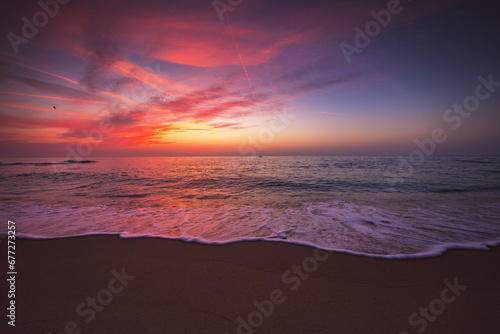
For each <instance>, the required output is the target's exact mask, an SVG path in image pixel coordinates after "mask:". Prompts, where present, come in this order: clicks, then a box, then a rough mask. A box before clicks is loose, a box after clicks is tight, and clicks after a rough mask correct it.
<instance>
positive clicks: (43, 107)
mask: <svg viewBox="0 0 500 334" xmlns="http://www.w3.org/2000/svg"><path fill="white" fill-rule="evenodd" d="M125 3H126V5H125ZM386 6H387V4H386V2H384V1H377V2H366V3H365V2H363V1H359V2H343V1H338V2H319V3H314V4H313V3H305V2H304V3H302V2H297V3H293V2H292V3H290V2H282V3H280V2H273V3H272V4H270V3H269V2H268V1H260V0H259V1H253V0H252V1H250V0H246V1H243V2H241V4H240V5H238V6H237V7H236V8H234V9H232V10H231V11H228V12H227V13H225V14H227V15H226V16H224V18H225V19H224V21H221V20H220V17H219V15H218V12H217V11H216V10H215V9H214V6H213V4H212V3H211V2H210V1H189V2H187V3H185V2H172V1H153V0H151V1H150V0H147V1H141V2H140V3H134V2H129V1H126V2H124V3H123V5H122V2H120V3H119V5H118V2H116V1H108V2H105V3H95V2H90V3H88V2H77V1H74V2H71V3H68V4H67V5H60V8H59V9H58V13H57V15H55V17H54V18H51V20H50V22H49V23H48V24H47V25H46V26H44V27H41V28H40V29H39V32H38V34H37V35H36V36H35V37H33V38H32V39H29V42H28V43H20V44H19V45H16V46H13V45H12V43H11V42H10V40H9V39H8V38H6V39H4V42H3V43H2V46H1V53H0V72H1V81H0V120H1V125H0V141H1V146H0V147H1V148H2V150H1V154H2V156H5V157H10V156H47V157H50V156H53V157H63V156H65V155H66V154H67V149H66V147H67V146H68V145H72V146H75V145H78V143H81V142H82V140H84V141H90V142H92V140H93V144H94V146H95V147H94V149H93V151H92V155H95V156H109V155H113V156H114V155H132V156H135V155H142V156H148V155H152V156H169V155H199V154H203V155H205V154H212V155H241V154H244V153H242V152H241V151H242V150H241V149H239V148H241V147H245V145H246V146H248V145H253V147H254V148H255V149H256V151H258V152H259V154H276V155H304V154H305V155H311V154H320V155H322V154H327V155H336V154H340V155H345V154H348V155H349V154H353V155H356V154H391V155H392V154H400V153H407V152H408V150H411V149H412V148H413V147H414V141H415V140H416V139H419V138H425V137H427V136H429V135H430V133H431V131H432V130H433V129H434V128H436V127H442V126H443V120H442V116H443V113H444V112H445V110H446V109H448V108H451V106H452V105H453V104H454V103H461V102H462V101H463V99H464V98H465V97H467V95H469V94H470V93H471V92H473V91H474V88H475V87H476V85H477V77H478V76H483V77H487V76H488V75H489V74H493V78H494V80H497V81H498V80H500V74H499V73H500V71H499V70H500V68H499V65H498V61H497V59H498V55H499V52H498V51H499V50H498V47H497V46H495V45H492V44H488V43H489V42H488V43H487V42H483V41H481V40H478V39H476V38H474V34H473V33H471V34H469V35H467V36H469V37H467V36H463V35H462V34H461V33H460V29H465V28H464V25H463V23H462V22H458V21H454V20H453V19H452V18H451V17H453V15H450V13H453V12H456V13H463V12H465V11H467V6H466V5H460V3H459V2H457V1H442V2H439V4H436V3H432V2H422V3H418V4H416V3H408V2H405V3H402V4H401V6H402V8H401V11H400V12H399V14H397V15H393V17H392V18H391V23H390V25H389V26H387V27H385V28H384V30H383V31H381V32H380V35H379V36H376V37H373V38H372V40H371V42H370V44H369V45H368V46H367V47H366V48H363V50H362V51H361V50H360V51H359V52H358V53H352V55H351V57H350V58H351V59H350V61H351V62H350V63H348V62H346V57H345V54H343V52H345V50H344V51H343V50H342V48H341V47H339V45H341V43H350V44H352V43H353V37H354V36H355V30H354V28H355V27H358V26H359V27H364V24H366V23H367V22H369V21H370V19H372V20H373V17H372V16H371V15H370V11H371V10H376V11H377V10H383V9H384V8H385V7H386ZM477 6H481V4H478V5H477ZM37 10H40V7H38V5H37V4H36V3H35V2H33V3H30V4H23V5H19V6H15V7H14V8H11V9H10V10H9V11H7V12H8V14H6V15H4V17H3V21H4V22H5V23H4V25H3V27H2V34H3V35H5V36H8V34H9V33H10V32H13V33H15V34H18V35H19V34H21V35H22V31H21V29H22V24H23V22H22V21H21V20H20V18H21V17H23V16H26V17H31V16H30V15H32V13H35V12H36V11H37ZM469 16H470V21H469V23H468V24H469V25H474V23H473V22H474V20H477V19H478V18H477V17H475V16H474V13H471V14H470V15H469ZM481 20H482V21H484V22H489V21H488V18H484V17H482V18H481ZM492 20H493V19H492ZM445 26H447V27H448V28H449V29H450V31H451V30H453V31H455V30H456V32H454V33H451V32H448V31H447V30H444V29H443V27H445ZM468 28H470V26H469V27H468ZM484 29H485V27H477V29H476V31H475V32H476V33H479V32H481V31H483V30H484ZM484 31H486V30H484ZM21 35H19V36H21ZM464 39H466V41H464ZM466 42H470V44H469V45H470V46H469V47H465V48H464V47H463V46H464V45H467V43H466ZM431 44H432V50H431V48H430V45H431ZM16 48H17V49H18V51H19V52H18V53H17V54H16V52H15V51H16ZM479 59H481V60H480V61H479ZM438 67H439V70H437V69H436V68H438ZM499 96H500V93H499V94H495V95H493V96H492V97H491V98H489V99H488V100H487V101H485V102H484V103H482V105H481V107H480V110H479V111H477V112H476V113H475V114H474V115H473V116H472V117H470V118H469V119H467V122H464V125H463V127H462V128H461V130H460V131H456V132H453V133H450V136H449V140H448V141H447V142H446V143H445V144H443V145H442V146H441V147H440V150H439V152H438V153H440V154H441V153H442V154H449V153H453V154H456V153H460V154H472V153H478V151H480V152H481V153H487V154H498V153H499V152H500V151H498V145H493V144H492V143H494V142H498V141H499V139H500V134H499V133H498V131H496V128H498V124H499V121H500V118H499V117H500V116H499V114H498V113H496V112H494V111H495V110H498V107H499V105H500V97H499ZM280 115H281V116H283V115H293V116H294V118H293V120H292V119H290V122H289V124H286V125H285V126H284V128H283V129H282V130H280V131H272V138H268V139H261V140H260V142H259V139H258V138H259V135H261V136H264V137H265V135H266V134H265V132H266V131H267V130H266V129H269V123H270V122H271V121H272V120H273V119H275V118H276V117H278V116H280ZM102 121H105V122H106V123H110V124H108V125H109V129H111V128H112V131H101V130H100V128H99V122H102ZM280 128H281V127H280ZM97 131H100V132H101V133H100V134H99V135H97V134H96V133H97ZM91 132H92V133H94V134H96V137H95V138H94V139H92V138H89V137H88V136H86V135H85V133H91ZM101 135H102V136H101ZM267 135H268V136H271V134H269V133H268V134H267ZM264 137H262V138H264ZM252 138H254V140H257V143H256V144H250V143H251V140H252ZM255 138H256V139H255ZM97 141H98V142H97ZM245 143H248V144H245ZM463 143H467V144H466V145H464V144H463ZM96 144H98V145H96Z"/></svg>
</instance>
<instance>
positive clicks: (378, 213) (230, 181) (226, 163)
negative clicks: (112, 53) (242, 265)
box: [0, 156, 500, 258]
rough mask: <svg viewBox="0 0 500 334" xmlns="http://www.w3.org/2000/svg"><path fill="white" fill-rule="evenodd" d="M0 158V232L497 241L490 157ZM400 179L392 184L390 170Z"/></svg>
mask: <svg viewBox="0 0 500 334" xmlns="http://www.w3.org/2000/svg"><path fill="white" fill-rule="evenodd" d="M94 160H95V161H94V162H89V163H80V162H73V161H69V162H68V161H64V160H63V159H46V158H43V159H1V160H0V205H1V212H0V221H1V222H3V223H2V224H0V233H3V234H6V233H7V220H11V221H14V222H15V223H16V235H17V236H21V237H26V238H41V239H47V238H49V239H50V238H62V237H71V236H80V235H91V234H119V235H120V236H121V237H123V238H133V237H160V238H168V239H182V240H186V241H191V242H199V243H207V244H224V243H230V242H236V241H242V240H267V241H270V242H271V241H273V242H290V243H296V244H303V245H310V246H314V247H319V248H322V249H326V250H332V251H338V252H347V253H353V254H361V255H365V256H373V257H386V258H405V257H426V256H432V255H437V254H440V253H442V252H443V251H445V250H446V249H449V248H478V249H483V248H486V246H492V245H498V244H500V157H465V156H463V157H430V158H427V159H426V160H425V162H423V163H422V164H421V165H419V166H412V167H411V168H408V166H407V165H404V164H403V165H402V164H401V162H400V161H398V159H397V158H395V157H268V156H264V157H161V158H95V159H94ZM396 174H397V175H398V176H397V177H394V175H396Z"/></svg>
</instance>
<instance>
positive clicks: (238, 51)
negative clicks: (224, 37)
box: [221, 1, 260, 114]
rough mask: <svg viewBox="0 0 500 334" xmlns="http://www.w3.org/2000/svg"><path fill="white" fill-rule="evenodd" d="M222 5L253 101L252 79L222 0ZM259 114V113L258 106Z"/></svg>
mask: <svg viewBox="0 0 500 334" xmlns="http://www.w3.org/2000/svg"><path fill="white" fill-rule="evenodd" d="M221 2H222V1H221ZM222 6H223V7H224V13H225V14H226V18H227V24H228V25H229V30H230V31H231V35H232V36H233V41H234V46H235V47H236V52H237V53H238V57H239V58H240V61H241V66H243V70H244V71H245V75H246V77H247V80H248V84H249V85H250V89H251V90H252V95H253V100H254V101H255V91H254V89H253V85H252V81H251V80H250V77H249V76H248V72H247V68H246V66H245V62H244V61H243V57H241V53H240V48H239V46H238V43H237V42H236V37H235V36H234V31H233V26H232V25H231V21H230V20H229V14H228V13H227V10H226V5H225V4H224V2H222ZM259 114H260V108H259Z"/></svg>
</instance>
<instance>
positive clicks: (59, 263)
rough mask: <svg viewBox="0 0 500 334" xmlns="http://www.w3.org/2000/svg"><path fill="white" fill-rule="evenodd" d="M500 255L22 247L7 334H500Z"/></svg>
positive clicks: (46, 243) (149, 243)
mask: <svg viewBox="0 0 500 334" xmlns="http://www.w3.org/2000/svg"><path fill="white" fill-rule="evenodd" d="M4 240H5V239H4ZM499 258H500V249H499V248H493V249H491V250H490V251H475V250H450V251H448V252H446V253H445V254H444V255H442V256H438V257H433V258H425V259H408V260H385V259H375V258H367V257H361V256H354V255H348V254H341V253H331V254H328V253H326V252H324V251H318V250H315V249H313V248H310V247H305V246H298V245H293V244H287V243H281V242H242V243H234V244H228V245H221V246H215V245H200V244H196V243H186V242H183V241H175V240H165V239H153V238H139V239H120V238H119V237H118V236H86V237H75V238H68V239H54V240H26V239H18V240H16V264H17V272H18V274H17V280H16V298H15V301H16V326H15V328H13V327H11V326H9V328H8V330H9V331H8V332H9V333H11V332H12V333H14V332H16V333H53V334H56V333H220V334H224V333H229V334H232V333H301V334H306V333H307V334H315V333H396V334H399V333H402V334H403V333H405V332H407V333H410V334H411V333H423V332H426V333H498V332H499V331H500V320H498V310H499V309H500V287H499V284H498V282H499V281H500V267H499V266H498V263H499ZM6 290H7V285H6V281H5V280H3V281H2V291H6ZM3 300H4V302H3V306H4V307H6V304H5V299H3ZM3 309H4V310H5V308H3ZM410 318H411V319H410ZM410 321H411V323H410Z"/></svg>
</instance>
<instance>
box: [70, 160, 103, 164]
mask: <svg viewBox="0 0 500 334" xmlns="http://www.w3.org/2000/svg"><path fill="white" fill-rule="evenodd" d="M93 162H97V161H95V160H82V161H78V160H66V161H65V163H68V164H89V163H93Z"/></svg>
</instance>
